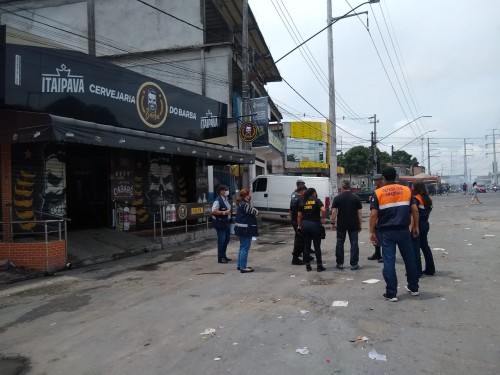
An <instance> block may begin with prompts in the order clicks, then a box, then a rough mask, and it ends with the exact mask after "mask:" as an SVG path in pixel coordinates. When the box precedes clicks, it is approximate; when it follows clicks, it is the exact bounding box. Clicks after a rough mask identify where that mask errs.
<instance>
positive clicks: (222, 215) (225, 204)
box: [212, 185, 231, 263]
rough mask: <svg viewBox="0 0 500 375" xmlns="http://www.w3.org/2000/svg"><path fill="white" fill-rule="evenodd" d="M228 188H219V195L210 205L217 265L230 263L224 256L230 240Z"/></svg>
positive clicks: (224, 186) (221, 186)
mask: <svg viewBox="0 0 500 375" xmlns="http://www.w3.org/2000/svg"><path fill="white" fill-rule="evenodd" d="M228 196H229V188H228V187H227V186H226V185H220V186H219V195H218V196H217V198H216V199H215V201H214V204H213V205H212V223H213V226H214V228H215V230H216V231H217V258H218V260H219V263H227V262H229V261H231V259H229V258H228V257H227V256H226V251H227V245H228V244H229V240H230V238H231V203H229V201H228V199H227V197H228Z"/></svg>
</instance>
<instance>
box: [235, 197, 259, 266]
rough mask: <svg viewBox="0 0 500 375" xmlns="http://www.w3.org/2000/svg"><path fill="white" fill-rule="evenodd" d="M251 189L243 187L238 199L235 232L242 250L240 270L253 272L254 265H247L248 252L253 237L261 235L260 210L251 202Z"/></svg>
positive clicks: (239, 257)
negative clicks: (258, 224)
mask: <svg viewBox="0 0 500 375" xmlns="http://www.w3.org/2000/svg"><path fill="white" fill-rule="evenodd" d="M251 199H252V198H251V196H250V191H249V190H248V189H247V188H244V189H241V190H240V193H239V195H238V198H237V199H236V222H235V224H234V234H236V235H237V236H238V237H240V250H239V251H238V270H239V271H240V272H241V273H247V272H253V271H254V270H253V268H252V267H248V266H247V260H248V252H249V251H250V246H251V245H252V237H256V236H258V235H259V229H258V227H257V218H256V217H257V216H258V215H259V211H258V210H257V209H256V208H255V207H253V206H252V205H251V204H250V201H251Z"/></svg>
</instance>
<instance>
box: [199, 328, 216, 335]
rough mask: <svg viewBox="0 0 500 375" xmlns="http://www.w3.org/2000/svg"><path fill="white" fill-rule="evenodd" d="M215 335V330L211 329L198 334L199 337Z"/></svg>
mask: <svg viewBox="0 0 500 375" xmlns="http://www.w3.org/2000/svg"><path fill="white" fill-rule="evenodd" d="M214 334H215V329H213V328H207V329H206V330H204V331H203V332H201V333H200V335H214Z"/></svg>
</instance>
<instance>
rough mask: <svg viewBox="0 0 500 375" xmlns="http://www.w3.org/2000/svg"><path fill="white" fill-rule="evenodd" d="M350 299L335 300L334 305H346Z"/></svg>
mask: <svg viewBox="0 0 500 375" xmlns="http://www.w3.org/2000/svg"><path fill="white" fill-rule="evenodd" d="M348 303H349V301H333V303H332V306H342V307H346V306H347V304H348Z"/></svg>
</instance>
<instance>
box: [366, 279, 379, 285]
mask: <svg viewBox="0 0 500 375" xmlns="http://www.w3.org/2000/svg"><path fill="white" fill-rule="evenodd" d="M379 281H380V280H379V279H368V280H365V281H363V284H375V283H378V282H379Z"/></svg>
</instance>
